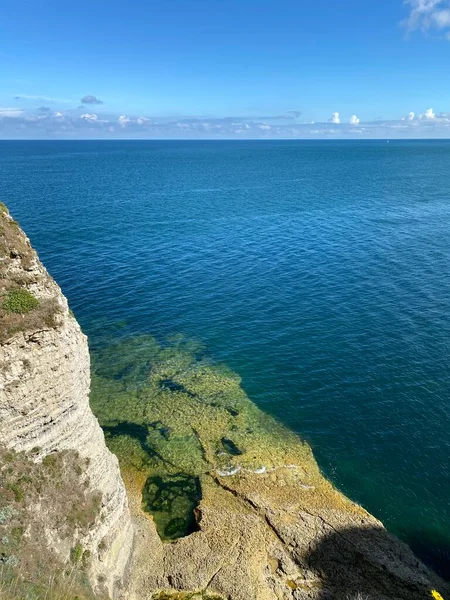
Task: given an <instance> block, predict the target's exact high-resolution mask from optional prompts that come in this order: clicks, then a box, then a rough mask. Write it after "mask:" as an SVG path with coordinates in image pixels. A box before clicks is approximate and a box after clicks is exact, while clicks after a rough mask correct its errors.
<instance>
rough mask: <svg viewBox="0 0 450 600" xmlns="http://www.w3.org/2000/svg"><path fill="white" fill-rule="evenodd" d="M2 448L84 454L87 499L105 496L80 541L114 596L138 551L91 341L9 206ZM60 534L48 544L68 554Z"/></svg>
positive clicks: (0, 357) (4, 225)
mask: <svg viewBox="0 0 450 600" xmlns="http://www.w3.org/2000/svg"><path fill="white" fill-rule="evenodd" d="M0 277H1V278H0V365H1V370H0V441H1V443H2V444H3V445H5V446H6V447H7V448H11V449H13V450H15V451H25V452H29V451H31V450H34V456H35V460H38V461H41V460H42V459H43V458H44V457H45V456H48V455H49V454H51V453H55V452H58V451H64V450H74V451H77V452H78V453H79V455H80V457H82V458H85V459H87V460H86V462H87V467H86V473H85V475H86V477H87V482H88V483H87V489H86V492H87V493H88V492H90V491H96V492H100V494H101V505H100V514H99V517H98V518H97V519H96V520H95V523H94V524H93V525H92V526H91V528H90V529H89V531H88V532H87V533H85V534H82V535H81V536H80V539H79V540H78V542H79V543H80V544H81V546H82V547H83V548H85V549H87V550H89V552H90V555H91V565H90V577H91V580H92V581H93V583H94V586H95V584H96V582H97V580H99V581H106V585H107V588H108V590H109V591H110V593H112V590H113V587H114V583H115V582H116V581H118V580H121V579H122V577H123V574H124V570H125V567H126V564H127V561H128V558H129V555H130V552H131V546H132V539H133V528H132V524H131V519H130V514H129V509H128V501H127V496H126V492H125V488H124V485H123V482H122V478H121V475H120V471H119V466H118V462H117V459H116V457H115V456H114V455H113V454H111V452H109V450H108V449H107V447H106V445H105V441H104V436H103V432H102V430H101V428H100V426H99V424H98V422H97V419H96V418H95V417H94V415H93V414H92V412H91V409H90V406H89V386H90V361H89V351H88V345H87V339H86V336H85V335H84V334H83V333H82V332H81V330H80V327H79V325H78V323H77V321H76V320H75V318H74V317H73V316H72V315H71V313H70V311H69V308H68V305H67V300H66V299H65V297H64V296H63V294H62V292H61V290H60V288H59V287H58V285H57V284H56V283H55V282H54V280H53V279H52V278H51V277H50V276H49V274H48V273H47V271H46V270H45V268H44V267H43V266H42V264H41V263H40V261H39V259H38V257H37V255H36V253H35V251H34V250H33V249H32V248H31V246H30V242H29V240H28V239H27V237H26V236H25V234H24V233H23V232H22V231H21V229H20V228H19V227H18V225H17V223H15V221H14V220H13V219H12V217H11V216H10V215H9V214H8V212H7V210H6V208H5V207H4V206H1V207H0ZM57 538H58V531H56V530H55V531H49V532H48V539H47V543H48V544H52V545H53V547H55V548H58V547H60V552H61V553H63V554H66V556H63V558H65V559H68V552H69V549H68V548H67V545H65V544H63V543H61V544H59V542H58V539H57Z"/></svg>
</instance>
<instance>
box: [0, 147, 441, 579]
mask: <svg viewBox="0 0 450 600" xmlns="http://www.w3.org/2000/svg"><path fill="white" fill-rule="evenodd" d="M0 200H2V201H3V202H5V203H6V204H7V205H8V207H9V209H10V211H11V213H12V214H13V216H14V217H15V218H16V219H17V220H18V221H19V223H20V225H21V226H22V227H23V228H24V229H25V231H26V232H27V234H28V235H29V237H30V239H31V241H32V244H33V245H34V246H35V248H36V249H37V250H38V252H39V255H40V258H41V260H42V261H43V262H44V263H45V265H46V266H47V268H48V270H49V271H50V273H51V274H52V275H53V276H54V278H55V279H56V280H57V282H58V283H59V284H60V286H61V287H62V290H63V292H64V293H65V294H66V296H67V298H68V300H69V303H70V306H71V308H72V310H73V312H74V314H75V316H76V317H77V319H78V321H79V322H80V324H81V326H82V328H83V330H84V331H85V333H86V334H87V335H88V336H89V341H90V345H91V349H92V351H93V352H95V351H96V349H98V348H101V347H103V346H105V345H107V344H111V343H113V342H114V341H116V340H118V339H127V338H129V337H133V336H140V335H142V334H151V335H153V336H154V337H155V338H157V339H158V340H160V341H161V342H164V340H166V339H170V337H171V336H174V335H179V334H182V335H183V336H185V337H186V338H188V339H192V340H195V341H196V342H198V343H199V344H201V345H202V347H203V348H204V352H206V353H207V354H208V356H209V357H211V360H213V361H217V362H218V363H225V364H226V365H227V366H228V367H229V368H230V369H232V370H233V371H235V372H236V373H238V374H239V375H240V376H241V377H242V385H243V387H244V389H245V391H246V392H247V394H248V396H249V397H250V398H251V399H252V400H253V401H254V402H255V403H256V404H257V405H258V406H259V407H260V408H261V409H263V410H264V411H266V413H267V414H270V415H273V416H275V417H276V418H277V419H279V420H280V421H281V422H282V423H284V424H285V425H286V426H287V427H289V428H290V429H291V430H293V431H295V432H296V433H298V435H299V436H300V437H301V438H302V439H304V440H306V441H307V442H308V443H309V444H310V445H311V446H312V448H313V451H314V454H315V456H316V458H317V460H318V462H319V465H320V467H321V469H322V471H323V473H324V474H325V475H326V477H328V478H329V479H330V480H331V481H332V482H333V483H334V484H335V485H336V486H337V487H338V488H339V489H341V490H342V491H343V492H344V493H345V494H347V495H348V496H349V497H350V498H351V499H353V500H354V501H356V502H358V503H360V504H362V505H363V506H364V507H365V508H366V509H367V510H368V511H370V512H371V513H372V514H374V515H375V516H376V517H377V518H379V519H380V520H381V521H382V522H383V523H384V524H385V526H386V527H387V528H388V529H389V530H390V531H391V532H393V533H394V534H396V535H398V536H399V537H400V538H402V539H403V540H405V541H406V542H407V543H408V544H409V545H410V546H411V547H412V548H413V550H414V551H415V552H416V554H417V555H418V556H420V557H421V558H422V559H423V560H425V561H426V562H427V563H428V564H430V565H432V566H433V567H434V568H435V569H436V570H437V571H438V572H439V573H440V574H442V575H443V576H444V577H446V578H450V461H449V459H450V141H391V142H390V143H387V142H386V140H377V141H297V140H296V141H268V140H267V141H1V142H0Z"/></svg>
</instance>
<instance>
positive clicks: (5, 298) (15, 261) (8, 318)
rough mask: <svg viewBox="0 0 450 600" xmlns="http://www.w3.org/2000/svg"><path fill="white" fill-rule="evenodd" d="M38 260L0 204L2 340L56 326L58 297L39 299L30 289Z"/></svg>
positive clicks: (34, 277)
mask: <svg viewBox="0 0 450 600" xmlns="http://www.w3.org/2000/svg"><path fill="white" fill-rule="evenodd" d="M35 261H36V255H35V252H34V251H33V249H32V247H31V245H30V243H29V241H28V239H27V237H26V236H25V234H24V233H23V231H22V230H21V229H20V227H19V225H18V224H17V223H16V221H14V219H13V218H12V217H11V216H10V215H9V213H8V209H7V208H6V206H5V205H4V204H3V203H0V343H2V342H4V341H6V340H8V339H9V338H10V337H11V336H12V335H14V334H15V333H18V332H20V331H32V330H38V329H44V328H53V327H55V326H56V315H57V314H58V312H59V310H60V309H59V306H58V303H57V301H56V299H53V298H47V299H45V300H38V299H37V298H36V297H35V296H34V295H33V294H32V293H31V292H30V290H29V289H28V288H29V287H30V286H33V284H36V283H37V280H36V278H37V277H38V275H36V271H35V270H34V269H33V266H34V265H35Z"/></svg>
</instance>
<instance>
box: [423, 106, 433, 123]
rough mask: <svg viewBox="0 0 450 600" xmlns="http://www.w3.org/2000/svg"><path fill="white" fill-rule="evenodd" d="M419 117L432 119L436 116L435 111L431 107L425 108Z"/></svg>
mask: <svg viewBox="0 0 450 600" xmlns="http://www.w3.org/2000/svg"><path fill="white" fill-rule="evenodd" d="M420 118H421V119H426V120H428V121H432V120H433V119H435V118H436V113H435V112H434V110H433V109H432V108H427V110H426V111H425V112H424V113H423V115H420Z"/></svg>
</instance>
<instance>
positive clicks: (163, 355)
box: [91, 336, 315, 540]
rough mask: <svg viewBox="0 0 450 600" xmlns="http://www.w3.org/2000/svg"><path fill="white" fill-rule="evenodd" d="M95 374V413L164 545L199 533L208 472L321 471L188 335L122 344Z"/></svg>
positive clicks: (100, 354) (101, 355)
mask: <svg viewBox="0 0 450 600" xmlns="http://www.w3.org/2000/svg"><path fill="white" fill-rule="evenodd" d="M92 367H93V373H92V390H91V404H92V408H93V410H94V412H95V414H96V415H97V417H98V418H99V420H100V423H101V425H102V427H103V429H104V431H105V435H106V441H107V444H108V446H109V447H110V449H111V450H112V451H113V452H114V453H115V454H116V455H117V456H118V458H119V461H120V464H121V468H122V471H123V473H124V474H125V475H126V480H127V481H128V482H130V481H134V482H135V484H138V485H139V486H140V487H141V489H142V493H143V496H142V502H143V508H144V510H146V511H148V512H149V513H151V514H152V515H153V517H154V521H155V523H156V526H157V529H158V532H159V534H160V536H161V537H162V538H163V539H166V540H173V539H175V538H176V537H180V536H182V535H185V534H186V533H190V532H192V531H194V530H195V527H196V523H195V516H194V513H195V507H196V505H197V504H198V502H199V501H200V498H201V485H202V478H203V477H204V476H205V474H211V475H212V476H213V477H217V476H222V475H227V474H232V473H245V472H249V471H253V472H261V471H263V470H270V469H273V468H276V467H277V466H280V465H284V464H291V463H294V462H296V463H297V464H299V462H298V461H302V462H303V463H305V460H306V461H310V462H311V463H312V464H313V462H312V458H311V451H310V449H309V447H308V446H306V445H303V444H301V442H300V441H299V439H298V437H297V436H296V435H295V434H293V433H292V432H290V431H288V430H287V429H286V428H284V427H283V426H281V425H280V424H279V423H278V422H277V421H276V420H274V419H272V418H271V417H270V416H268V415H266V414H264V413H262V412H261V411H260V410H259V409H258V408H257V407H256V406H255V405H254V404H253V403H252V402H251V401H250V400H249V398H248V397H247V395H246V394H245V392H244V391H243V389H242V388H241V385H240V383H241V382H240V378H239V377H238V376H237V375H236V374H235V373H233V372H232V371H230V370H229V369H228V368H226V367H224V366H223V365H217V364H213V363H212V362H211V361H209V360H208V359H207V358H205V357H204V356H203V354H202V348H201V347H200V346H198V345H197V344H195V343H193V342H189V341H185V340H184V339H183V338H182V337H181V336H176V337H174V338H172V340H171V342H170V343H167V344H164V345H160V344H158V343H157V342H156V340H155V339H154V338H153V337H151V336H139V337H135V338H131V339H126V340H123V341H121V342H118V343H116V344H113V345H111V346H109V347H107V348H104V349H102V350H99V351H97V352H94V354H93V360H92ZM314 464H315V463H314Z"/></svg>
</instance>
